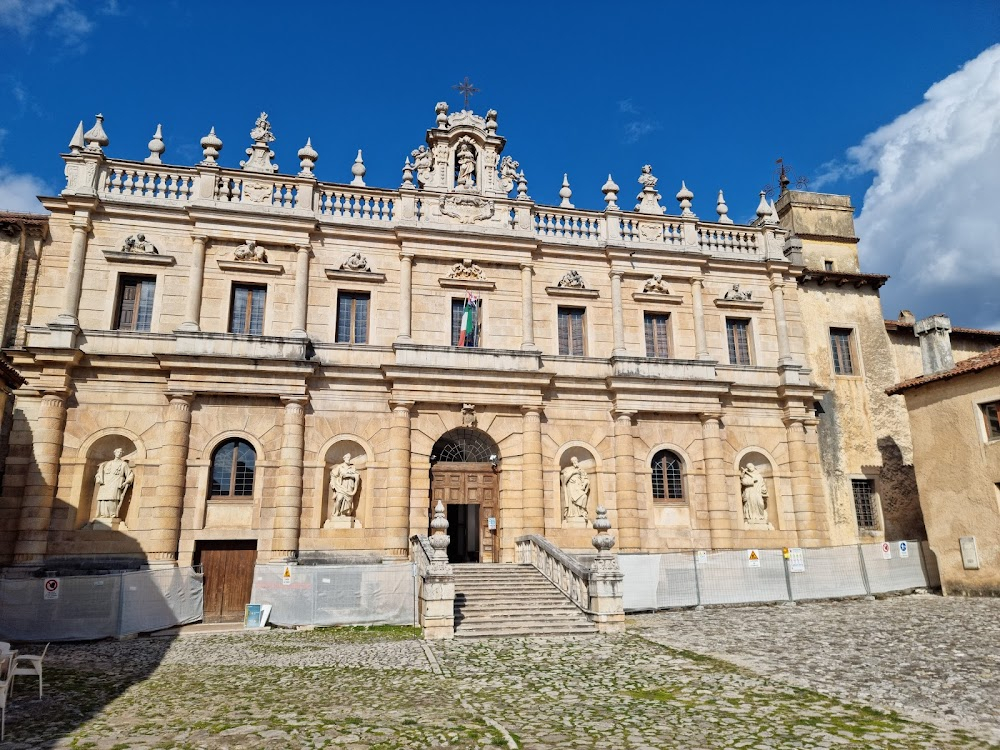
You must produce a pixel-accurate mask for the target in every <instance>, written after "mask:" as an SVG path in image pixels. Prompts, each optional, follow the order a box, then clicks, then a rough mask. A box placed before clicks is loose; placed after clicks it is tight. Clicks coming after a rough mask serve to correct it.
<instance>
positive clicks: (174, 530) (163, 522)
mask: <svg viewBox="0 0 1000 750" xmlns="http://www.w3.org/2000/svg"><path fill="white" fill-rule="evenodd" d="M168 398H169V399H170V403H169V405H168V406H167V412H166V415H165V418H164V420H163V446H162V447H161V448H160V450H159V459H160V466H159V472H158V473H157V477H156V495H155V500H154V502H155V504H156V505H155V507H153V508H151V509H150V510H151V513H150V516H151V521H152V529H151V530H150V532H149V534H148V535H147V536H146V540H147V541H146V544H145V547H146V555H147V557H148V559H149V562H150V564H159V565H176V564H177V546H178V544H179V543H180V538H181V514H182V511H183V509H184V491H185V488H186V484H187V458H188V444H189V441H190V438H191V399H192V398H193V396H192V394H190V393H171V394H169V395H168Z"/></svg>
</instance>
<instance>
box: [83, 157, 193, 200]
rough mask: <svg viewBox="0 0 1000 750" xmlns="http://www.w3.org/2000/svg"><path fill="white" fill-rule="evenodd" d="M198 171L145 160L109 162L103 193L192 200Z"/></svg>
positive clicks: (118, 196) (113, 196)
mask: <svg viewBox="0 0 1000 750" xmlns="http://www.w3.org/2000/svg"><path fill="white" fill-rule="evenodd" d="M197 180H198V173H197V171H196V170H194V169H189V168H185V167H168V166H165V165H150V164H143V163H141V162H108V163H107V164H106V165H105V168H104V169H102V170H101V175H100V178H99V195H100V196H101V198H111V199H125V200H130V199H136V198H139V199H144V202H145V201H150V200H151V201H188V200H190V199H191V197H192V195H194V193H195V185H196V182H197Z"/></svg>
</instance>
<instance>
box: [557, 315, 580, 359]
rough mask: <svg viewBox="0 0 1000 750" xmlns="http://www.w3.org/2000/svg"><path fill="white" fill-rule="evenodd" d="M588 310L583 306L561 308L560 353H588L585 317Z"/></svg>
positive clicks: (575, 354)
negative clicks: (584, 327) (584, 326)
mask: <svg viewBox="0 0 1000 750" xmlns="http://www.w3.org/2000/svg"><path fill="white" fill-rule="evenodd" d="M585 315H586V310H585V309H584V308H582V307H560V308H559V353H560V354H563V355H568V356H572V357H583V356H585V355H586V353H587V352H586V347H585V346H584V341H585V340H586V338H585V336H584V330H583V325H584V318H585Z"/></svg>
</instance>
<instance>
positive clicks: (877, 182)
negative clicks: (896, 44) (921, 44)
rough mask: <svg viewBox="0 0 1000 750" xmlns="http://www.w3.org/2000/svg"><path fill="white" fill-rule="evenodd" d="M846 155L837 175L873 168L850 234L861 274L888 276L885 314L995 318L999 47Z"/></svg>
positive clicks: (998, 300)
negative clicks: (856, 240) (854, 233)
mask: <svg viewBox="0 0 1000 750" xmlns="http://www.w3.org/2000/svg"><path fill="white" fill-rule="evenodd" d="M847 155H848V159H849V164H846V165H843V166H842V167H840V168H838V169H840V170H841V173H842V174H850V173H851V172H852V171H853V172H854V173H855V174H858V173H863V172H867V171H873V172H874V173H875V179H874V181H873V183H872V185H871V187H870V188H869V189H868V191H867V192H866V193H865V197H864V203H863V209H862V211H861V214H860V216H859V217H858V220H857V230H858V236H859V237H861V252H862V263H863V265H864V268H865V270H868V271H872V272H885V273H889V274H892V276H893V279H892V281H890V282H889V284H888V285H887V286H886V287H885V288H884V289H883V295H882V296H883V306H884V311H885V313H886V317H895V313H896V311H897V310H899V309H901V308H909V309H911V310H913V311H914V313H916V315H917V316H918V317H922V316H925V315H928V314H932V313H937V312H945V313H948V314H949V315H950V316H951V318H952V322H953V323H954V324H955V325H960V326H970V327H985V326H987V325H990V324H993V323H995V321H997V320H998V319H1000V295H998V294H997V289H998V288H1000V210H998V203H997V201H998V200H1000V45H996V46H993V47H990V48H989V49H987V50H986V51H984V52H983V53H981V54H980V55H979V56H978V57H976V58H975V59H974V60H971V61H969V62H967V63H966V64H965V65H964V66H963V67H962V68H961V69H960V70H958V71H957V72H956V73H953V74H952V75H950V76H948V77H947V78H945V79H943V80H941V81H939V82H937V83H935V84H934V85H933V86H931V87H930V89H928V90H927V93H926V94H924V101H923V102H922V103H921V104H919V105H917V106H916V107H914V108H913V109H912V110H910V111H909V112H907V113H906V114H903V115H901V116H900V117H898V118H896V120H894V121H893V122H891V123H889V124H888V125H885V126H883V127H881V128H879V129H878V130H876V131H875V132H874V133H870V134H869V135H867V136H866V137H865V138H864V139H863V140H862V142H861V143H860V144H859V145H857V146H854V147H853V148H851V149H849V150H848V152H847ZM828 171H833V168H831V169H830V170H828ZM813 186H814V187H815V186H816V183H815V182H814V183H813Z"/></svg>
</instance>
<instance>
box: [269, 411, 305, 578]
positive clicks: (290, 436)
mask: <svg viewBox="0 0 1000 750" xmlns="http://www.w3.org/2000/svg"><path fill="white" fill-rule="evenodd" d="M282 402H283V403H284V404H285V420H284V429H283V431H282V437H281V466H279V467H278V482H277V487H276V488H275V499H274V537H273V539H272V540H271V559H272V560H274V561H279V560H291V559H294V558H295V557H296V556H297V555H298V551H299V524H300V519H301V516H302V452H303V448H304V446H305V423H306V409H305V405H306V399H305V398H303V397H291V398H283V399H282Z"/></svg>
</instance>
